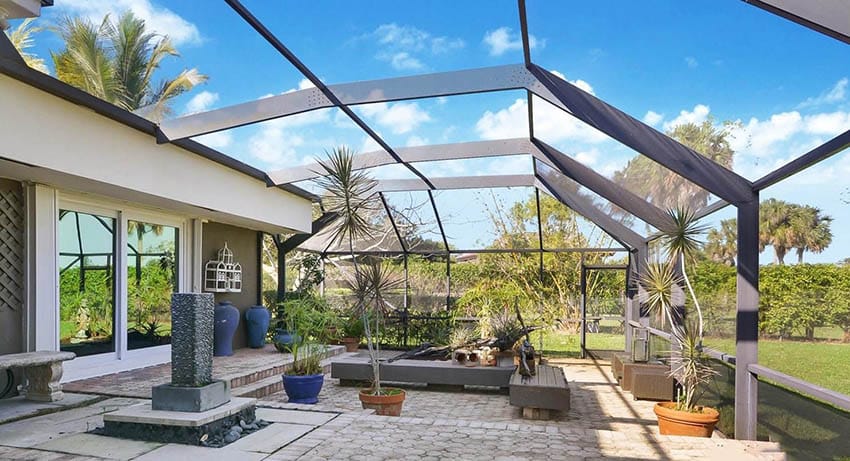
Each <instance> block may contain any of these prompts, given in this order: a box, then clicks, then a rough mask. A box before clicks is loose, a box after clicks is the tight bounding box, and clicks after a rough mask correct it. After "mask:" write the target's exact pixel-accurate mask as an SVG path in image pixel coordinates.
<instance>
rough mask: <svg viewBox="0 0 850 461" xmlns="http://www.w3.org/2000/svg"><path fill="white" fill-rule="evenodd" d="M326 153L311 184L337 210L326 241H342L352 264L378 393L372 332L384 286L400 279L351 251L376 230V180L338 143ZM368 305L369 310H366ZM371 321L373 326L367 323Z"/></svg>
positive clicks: (377, 352) (357, 309) (381, 308)
mask: <svg viewBox="0 0 850 461" xmlns="http://www.w3.org/2000/svg"><path fill="white" fill-rule="evenodd" d="M326 154H327V158H325V159H324V160H319V161H318V164H319V170H318V171H317V172H316V173H318V174H319V175H321V176H320V177H319V179H317V181H316V182H317V184H318V185H319V186H321V187H322V188H323V189H324V191H325V192H324V195H323V196H322V205H323V207H324V209H325V211H327V212H332V213H336V214H337V219H336V221H334V223H333V224H332V226H333V227H332V228H331V229H332V230H331V234H330V235H331V244H343V245H347V247H348V252H349V255H350V257H351V263H352V265H353V267H354V275H353V277H351V279H350V280H349V281H348V285H349V288H350V289H351V291H352V293H353V294H354V298H355V305H354V308H353V310H354V312H356V313H357V314H358V315H360V317H361V319H362V322H363V329H364V333H365V334H366V345H367V347H368V350H369V357H370V360H371V363H372V373H373V387H372V390H373V392H374V394H375V395H381V393H382V390H381V376H380V371H381V369H380V366H379V364H380V362H379V358H380V346H379V345H378V344H377V341H376V340H375V338H376V337H377V335H378V330H379V326H380V323H381V318H382V317H383V316H382V313H384V311H385V310H386V305H387V303H386V297H385V294H386V293H387V291H389V290H392V289H394V288H395V287H397V286H398V285H399V284H400V281H399V280H397V277H394V276H393V275H392V273H391V271H390V269H389V268H388V267H387V266H384V265H381V264H380V263H378V262H372V263H369V264H366V265H365V266H361V264H360V263H359V262H358V259H357V257H356V255H355V254H354V242H355V241H357V240H361V239H370V238H372V237H373V236H374V235H375V233H376V227H375V225H374V223H373V222H372V221H371V220H370V216H372V215H374V213H375V212H377V211H378V209H379V207H380V204H379V202H378V200H377V191H376V186H377V182H376V181H375V180H374V179H372V178H371V177H369V175H368V174H367V173H366V172H364V171H360V170H357V169H355V166H354V152H353V151H352V150H351V149H349V148H347V147H344V146H343V147H339V148H336V149H333V150H331V151H330V152H327V153H326ZM370 311H373V312H371V315H370ZM373 327H374V329H373Z"/></svg>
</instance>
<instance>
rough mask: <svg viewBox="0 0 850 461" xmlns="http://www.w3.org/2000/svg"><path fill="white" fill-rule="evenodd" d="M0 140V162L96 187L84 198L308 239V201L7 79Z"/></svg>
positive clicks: (1, 79)
mask: <svg viewBox="0 0 850 461" xmlns="http://www.w3.org/2000/svg"><path fill="white" fill-rule="evenodd" d="M22 108H25V109H26V110H22ZM0 139H2V140H3V144H2V146H0V158H6V159H9V160H12V161H14V162H20V163H22V164H24V165H27V166H31V167H40V168H42V169H45V170H49V171H54V172H61V173H62V174H65V175H72V176H74V177H76V178H79V180H78V181H77V182H76V184H78V185H80V186H83V185H86V186H87V187H89V185H88V184H87V183H86V182H85V181H89V182H95V183H96V184H95V185H91V186H90V187H92V188H95V186H99V189H100V190H91V191H89V190H82V187H81V188H78V189H77V190H79V191H81V192H93V193H100V194H102V195H105V196H109V197H114V198H122V199H127V198H125V197H118V196H117V195H114V194H116V193H118V192H120V191H119V190H118V189H120V190H121V191H129V192H131V193H133V194H138V195H140V196H145V197H150V198H151V200H153V199H156V198H160V199H166V200H168V201H171V202H173V203H176V204H177V203H179V204H185V205H190V206H193V207H196V208H198V209H205V210H212V211H213V212H218V213H222V214H226V215H229V216H232V217H234V218H238V219H240V220H243V221H250V222H252V224H253V225H252V226H250V227H256V228H263V226H265V227H269V228H276V229H278V231H279V232H285V230H286V229H291V230H295V231H298V232H310V228H311V203H310V201H309V200H307V199H304V198H302V197H298V196H296V195H294V194H291V193H289V192H286V191H284V190H281V189H277V188H269V187H268V186H267V184H266V183H265V182H263V181H261V180H258V179H256V178H253V177H250V176H248V175H245V174H242V173H239V172H237V171H235V170H233V169H231V168H228V167H226V166H224V165H221V164H218V163H216V162H213V161H212V160H209V159H207V158H203V157H201V156H199V155H197V154H195V153H193V152H189V151H187V150H185V149H182V148H180V147H178V146H175V145H173V144H162V145H158V144H157V143H156V141H155V139H154V138H153V137H152V136H150V135H149V134H147V133H143V132H140V131H138V130H135V129H132V128H130V127H128V126H126V125H123V124H121V123H118V122H116V121H114V120H111V119H109V118H107V117H104V116H102V115H99V114H97V113H95V112H93V111H91V110H88V109H86V108H83V107H80V106H77V105H74V104H71V103H70V102H68V101H65V100H62V99H60V98H57V97H56V96H53V95H51V94H48V93H45V92H44V91H41V90H39V89H37V88H34V87H32V86H29V85H27V84H24V83H22V82H19V81H17V80H14V79H12V78H11V77H8V76H5V75H0ZM26 179H30V178H26ZM83 180H85V181H83ZM53 185H56V186H59V187H63V188H65V187H66V186H65V185H60V184H53ZM69 188H70V187H69ZM110 188H111V189H112V190H110ZM129 199H130V200H133V199H132V198H129ZM133 201H139V200H133ZM270 231H271V229H270Z"/></svg>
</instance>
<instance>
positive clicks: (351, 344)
mask: <svg viewBox="0 0 850 461" xmlns="http://www.w3.org/2000/svg"><path fill="white" fill-rule="evenodd" d="M362 339H363V320H362V319H361V318H360V317H358V316H357V314H356V313H353V312H352V313H351V314H350V315H349V316H348V319H347V320H346V321H345V322H344V323H343V324H342V339H341V341H342V344H344V345H345V351H346V352H357V349H359V348H360V341H361V340H362Z"/></svg>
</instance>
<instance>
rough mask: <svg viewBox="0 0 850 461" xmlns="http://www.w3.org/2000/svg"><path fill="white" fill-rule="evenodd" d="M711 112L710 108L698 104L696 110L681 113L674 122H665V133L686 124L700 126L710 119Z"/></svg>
mask: <svg viewBox="0 0 850 461" xmlns="http://www.w3.org/2000/svg"><path fill="white" fill-rule="evenodd" d="M709 112H711V108H710V107H708V106H706V105H705V104H697V105H696V106H694V110H692V111H687V110H683V111H681V112H679V115H678V116H677V117H676V118H674V119H673V120H670V121H668V122H664V125H663V126H664V131H667V130H670V129H673V128H675V127H676V126H678V125H684V124H686V123H695V124H700V123H702V122H704V121H705V120H706V119H707V118H708V114H709Z"/></svg>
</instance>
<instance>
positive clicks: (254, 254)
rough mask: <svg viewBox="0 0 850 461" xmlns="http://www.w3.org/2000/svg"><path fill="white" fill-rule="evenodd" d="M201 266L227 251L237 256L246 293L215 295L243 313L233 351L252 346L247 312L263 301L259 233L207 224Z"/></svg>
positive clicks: (243, 289)
mask: <svg viewBox="0 0 850 461" xmlns="http://www.w3.org/2000/svg"><path fill="white" fill-rule="evenodd" d="M203 235H204V238H203V244H202V245H201V247H202V255H203V257H202V258H201V259H202V262H201V264H206V262H207V261H209V260H212V259H217V258H218V250H220V249H221V248H223V247H224V244H225V243H227V247H228V248H229V249H230V250H231V251H232V252H233V261H234V262H238V263H239V264H241V265H242V292H241V293H215V302H216V303H219V302H221V301H230V302H232V303H233V305H234V306H235V307H236V308H238V309H239V312H240V320H239V328H237V329H236V334H234V335H233V347H234V349H235V348H240V347H246V346H247V344H248V338H247V333H246V330H245V317H244V314H245V311H246V310H247V309H249V308H250V307H251V306H254V305H256V304H257V303H258V302H259V300H260V295H261V294H260V293H259V292H258V286H257V278H258V277H261V275H262V274H260V273H259V258H260V254H259V252H258V251H257V231H253V230H250V229H245V228H241V227H236V226H229V225H227V224H220V223H215V222H207V223H204V230H203Z"/></svg>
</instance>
